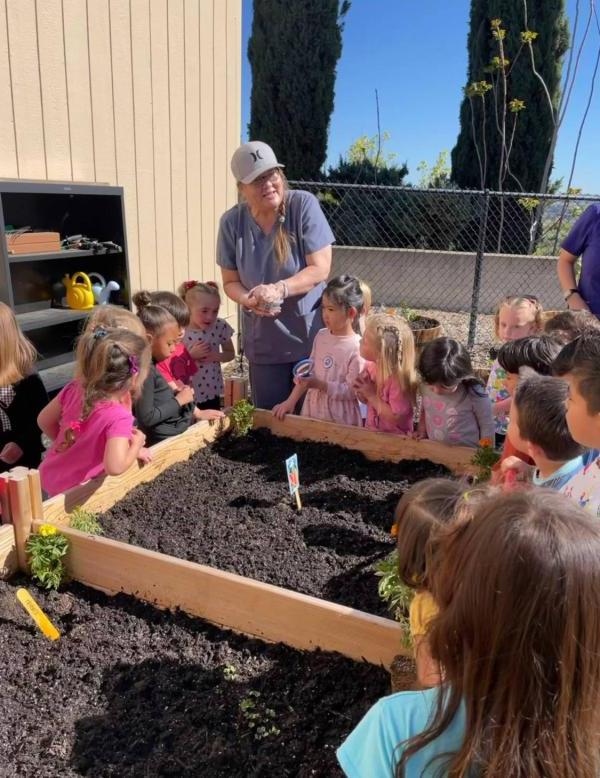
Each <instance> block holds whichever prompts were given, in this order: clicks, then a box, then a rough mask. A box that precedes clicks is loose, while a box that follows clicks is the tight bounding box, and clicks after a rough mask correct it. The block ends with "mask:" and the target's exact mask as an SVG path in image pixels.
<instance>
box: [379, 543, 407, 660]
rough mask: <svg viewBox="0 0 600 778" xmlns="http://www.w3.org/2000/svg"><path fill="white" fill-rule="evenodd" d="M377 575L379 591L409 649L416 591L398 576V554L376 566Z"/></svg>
mask: <svg viewBox="0 0 600 778" xmlns="http://www.w3.org/2000/svg"><path fill="white" fill-rule="evenodd" d="M375 575H376V576H377V577H378V578H379V582H378V584H377V591H378V593H379V596H380V597H381V599H382V600H383V601H384V602H385V603H386V604H387V606H388V609H389V610H390V612H391V613H392V614H393V616H394V619H395V620H396V621H397V622H398V623H399V624H400V626H401V627H402V642H403V643H404V645H405V646H406V647H407V648H410V647H411V645H412V639H411V636H410V621H409V618H408V612H409V609H410V604H411V602H412V600H413V597H414V596H415V590H414V589H411V588H410V586H407V585H406V584H405V583H404V582H403V581H401V580H400V576H399V575H398V553H397V552H396V551H392V553H391V554H390V555H389V556H387V557H386V558H385V559H382V560H381V561H380V562H377V564H376V565H375Z"/></svg>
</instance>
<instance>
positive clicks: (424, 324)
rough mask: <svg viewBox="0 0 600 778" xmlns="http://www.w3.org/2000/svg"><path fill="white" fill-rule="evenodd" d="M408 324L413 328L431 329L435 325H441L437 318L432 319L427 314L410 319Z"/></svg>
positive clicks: (417, 329)
mask: <svg viewBox="0 0 600 778" xmlns="http://www.w3.org/2000/svg"><path fill="white" fill-rule="evenodd" d="M408 324H409V326H410V328H411V330H416V331H419V330H430V329H432V328H433V327H439V325H440V323H439V321H438V320H437V319H430V318H428V317H427V316H417V317H416V318H415V319H409V321H408Z"/></svg>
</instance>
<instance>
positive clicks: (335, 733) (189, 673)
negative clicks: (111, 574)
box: [0, 581, 389, 778]
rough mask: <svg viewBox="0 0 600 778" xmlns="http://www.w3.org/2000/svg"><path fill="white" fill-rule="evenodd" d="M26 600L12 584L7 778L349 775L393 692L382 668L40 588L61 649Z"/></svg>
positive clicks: (7, 605)
mask: <svg viewBox="0 0 600 778" xmlns="http://www.w3.org/2000/svg"><path fill="white" fill-rule="evenodd" d="M25 585H28V583H25ZM15 591H16V586H14V585H12V584H8V583H5V582H1V581H0V655H1V656H2V694H1V695H0V721H1V722H2V725H1V726H0V775H1V776H11V778H12V776H31V777H32V778H33V776H36V778H37V777H38V776H43V778H55V777H56V778H58V776H60V778H70V776H81V775H83V776H93V778H103V777H104V776H115V777H116V776H118V778H129V777H133V776H135V778H138V777H139V778H142V776H144V777H146V776H182V775H183V776H194V777H196V776H202V778H213V777H216V776H219V777H221V776H223V777H226V778H234V777H236V776H240V778H241V777H242V776H243V778H248V777H251V776H261V777H263V776H264V778H274V776H277V777H278V778H279V776H323V777H325V776H327V778H330V777H331V776H341V775H342V773H341V771H340V770H339V768H338V767H337V763H336V759H335V749H336V748H337V747H338V746H339V745H340V743H341V742H342V741H343V740H344V738H345V737H346V735H347V734H348V733H349V732H350V731H351V730H352V728H353V727H354V726H355V725H356V724H357V722H358V721H359V720H360V718H361V717H362V716H363V715H364V713H365V712H366V711H367V710H368V708H369V707H370V706H371V705H372V704H373V703H374V702H375V701H376V700H377V699H378V698H380V697H381V696H383V695H384V694H387V693H389V675H388V674H387V673H386V672H385V671H384V670H383V669H381V668H377V667H374V666H372V665H369V664H366V663H357V662H353V661H351V660H349V659H346V658H344V657H341V656H340V655H338V654H328V653H324V652H320V651H315V652H313V653H311V652H307V653H304V652H299V651H295V650H293V649H291V648H288V647H286V646H284V645H281V644H279V645H269V644H265V643H262V642H260V641H258V640H252V639H250V638H247V637H244V636H240V635H235V634H233V633H231V632H227V631H224V630H220V629H217V628H216V627H213V626H211V625H208V624H206V623H205V622H203V621H201V620H199V619H192V618H190V617H188V616H186V615H184V614H182V613H170V612H168V611H160V610H157V609H156V608H154V607H152V606H150V605H146V604H143V603H141V602H138V601H137V600H135V599H133V598H132V597H128V596H126V595H119V596H117V597H114V598H110V597H107V596H105V595H103V594H101V593H99V592H95V591H93V590H91V589H87V588H85V587H83V586H80V585H72V586H70V587H69V588H68V589H67V590H66V591H65V592H63V593H55V592H52V593H44V592H41V591H39V590H36V589H33V588H30V591H32V593H33V594H34V596H35V597H36V598H37V599H38V602H39V603H40V605H41V607H42V608H43V609H44V610H45V611H46V612H47V614H48V615H49V616H50V618H51V619H52V620H53V621H54V622H55V624H56V626H57V627H58V628H59V630H60V631H61V638H60V640H59V641H57V642H56V643H51V642H49V641H47V640H46V639H45V638H44V637H42V636H41V635H40V634H39V633H38V632H37V631H36V629H35V628H34V627H33V625H32V623H31V622H30V621H29V617H28V616H27V615H26V614H25V612H24V611H23V610H22V609H21V607H20V606H19V605H18V604H17V602H16V599H15Z"/></svg>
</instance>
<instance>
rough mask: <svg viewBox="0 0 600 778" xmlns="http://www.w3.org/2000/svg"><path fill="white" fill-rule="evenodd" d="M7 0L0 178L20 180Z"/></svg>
mask: <svg viewBox="0 0 600 778" xmlns="http://www.w3.org/2000/svg"><path fill="white" fill-rule="evenodd" d="M5 8H6V0H4V3H3V6H2V7H0V105H1V106H2V107H3V116H2V121H0V176H1V177H3V178H18V177H19V167H18V165H17V137H16V132H15V115H14V111H13V96H12V90H13V86H12V76H11V72H10V60H9V56H8V29H7V26H6V11H5Z"/></svg>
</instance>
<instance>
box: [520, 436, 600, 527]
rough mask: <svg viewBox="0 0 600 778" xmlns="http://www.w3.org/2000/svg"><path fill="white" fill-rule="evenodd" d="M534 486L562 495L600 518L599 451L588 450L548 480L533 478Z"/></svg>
mask: <svg viewBox="0 0 600 778" xmlns="http://www.w3.org/2000/svg"><path fill="white" fill-rule="evenodd" d="M533 483H534V484H535V485H536V486H545V487H546V488H549V489H555V490H556V491H557V492H560V493H561V494H564V495H565V497H568V498H569V499H570V500H573V501H574V502H576V503H577V504H578V505H579V506H580V507H581V508H583V509H584V510H586V511H587V512H588V513H591V514H592V515H593V516H596V517H600V451H599V450H598V449H595V448H593V449H590V450H589V451H586V452H585V453H584V454H582V455H581V456H579V457H575V459H572V460H571V461H570V462H566V463H565V464H564V465H563V466H562V467H561V468H560V469H559V470H557V471H556V472H555V473H553V474H552V475H551V476H550V477H549V478H546V479H543V478H539V476H538V475H537V472H536V474H535V475H534V477H533Z"/></svg>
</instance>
